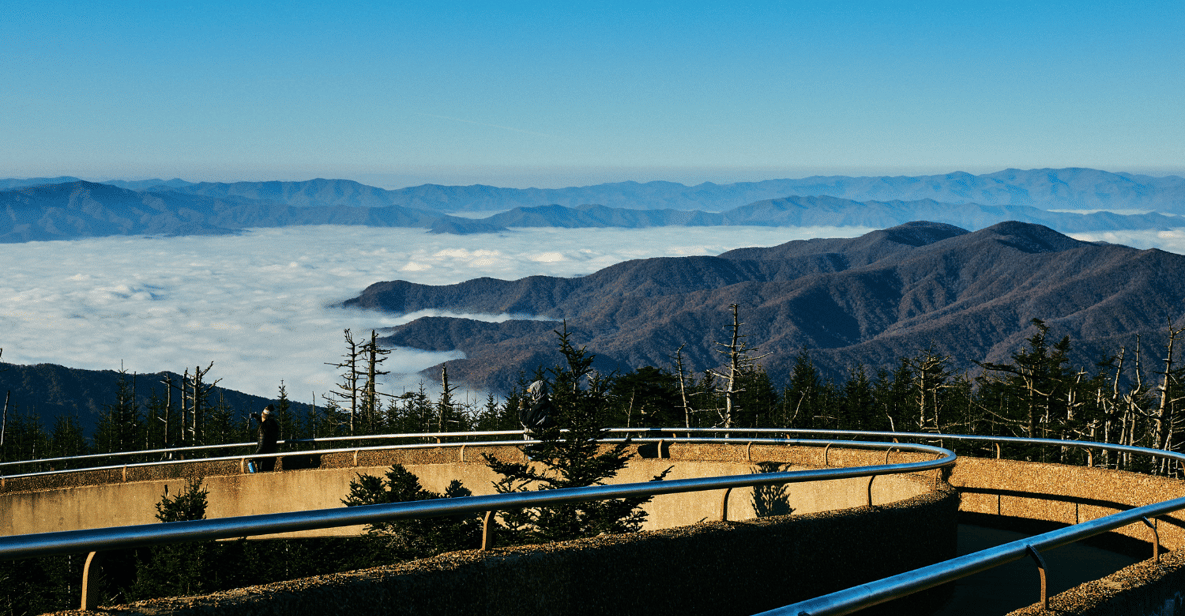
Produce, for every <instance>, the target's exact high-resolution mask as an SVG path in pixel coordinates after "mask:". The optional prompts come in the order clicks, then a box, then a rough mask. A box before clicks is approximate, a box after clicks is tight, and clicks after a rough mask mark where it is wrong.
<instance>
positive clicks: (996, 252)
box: [347, 222, 1185, 388]
mask: <svg viewBox="0 0 1185 616" xmlns="http://www.w3.org/2000/svg"><path fill="white" fill-rule="evenodd" d="M1183 300H1185V257H1182V256H1180V255H1175V254H1170V253H1166V252H1163V251H1160V250H1136V249H1133V248H1129V247H1125V246H1117V245H1105V244H1093V243H1086V242H1080V241H1077V240H1074V239H1071V238H1069V237H1066V236H1064V235H1061V234H1059V233H1057V232H1055V231H1053V230H1051V229H1048V228H1046V227H1042V226H1039V225H1032V224H1025V223H1016V222H1010V223H1001V224H997V225H994V226H992V227H989V228H986V229H983V230H980V231H976V232H967V231H965V230H963V229H959V228H956V227H952V226H950V225H942V224H935V223H911V224H907V225H903V226H899V227H894V228H891V229H886V230H882V231H875V232H872V233H869V234H867V235H864V236H861V237H858V238H853V239H829V240H807V241H795V242H789V243H787V244H783V245H781V246H776V247H772V248H748V249H741V250H735V251H731V252H728V253H724V254H722V255H720V256H718V257H684V258H662V259H644V260H636V261H629V262H625V263H620V264H617V265H614V266H612V267H609V268H606V269H604V270H601V271H598V272H596V273H593V274H590V275H588V276H585V277H581V278H554V277H545V276H534V277H529V278H524V279H521V280H515V281H503V280H494V279H490V278H481V279H476V280H470V281H467V282H463V283H460V284H455V285H445V286H428V285H419V284H412V283H408V282H403V281H393V282H383V283H378V284H375V285H372V286H370V287H369V288H367V289H366V290H365V291H364V292H363V293H362V294H361V295H360V296H359V297H357V298H354V299H352V300H350V301H348V302H347V304H348V305H352V306H359V307H364V308H371V309H377V310H384V311H391V312H400V313H406V312H412V311H416V310H424V309H438V310H448V311H455V312H468V313H489V314H503V313H509V314H522V315H534V316H541V317H548V318H552V319H557V320H558V319H565V320H567V323H568V327H569V330H571V331H573V332H574V335H575V339H576V340H578V341H579V342H580V343H581V344H587V345H588V348H589V350H590V351H592V352H594V353H596V354H597V355H598V359H599V361H600V364H599V365H600V367H601V368H602V369H613V368H621V369H627V368H633V367H638V366H643V365H655V366H669V365H670V364H671V356H672V355H673V354H674V353H675V351H676V350H677V349H679V348H680V347H681V346H682V347H683V355H684V359H685V361H686V362H687V364H688V367H689V368H690V369H693V370H696V371H702V370H704V369H706V368H710V367H714V366H717V365H719V364H720V363H721V358H720V356H719V354H718V353H717V352H716V349H717V348H718V345H717V344H716V343H717V342H718V341H723V340H725V339H726V336H727V326H728V325H729V323H730V322H731V313H730V310H729V306H730V305H731V304H739V305H740V306H741V316H742V320H743V322H744V326H743V333H744V334H747V335H748V336H749V337H748V343H749V345H750V346H751V347H754V348H755V349H756V351H755V352H756V353H758V354H768V356H767V357H765V358H764V359H763V360H762V362H761V363H762V364H763V365H764V366H765V367H766V369H767V371H768V372H769V373H770V376H771V377H772V378H773V379H774V381H775V382H781V381H782V380H784V379H785V377H786V376H787V375H788V374H789V371H790V369H791V367H792V365H793V360H794V357H795V356H796V355H797V354H798V353H799V352H800V350H801V349H803V348H808V349H810V351H811V354H812V357H813V358H814V360H815V362H816V363H817V364H818V365H819V366H820V368H822V369H823V370H824V371H826V372H830V373H831V374H834V375H840V374H843V373H844V372H846V370H847V369H848V368H849V367H851V366H854V365H856V364H857V363H860V364H864V365H867V366H872V367H887V366H891V365H893V364H894V363H896V362H897V361H898V359H899V358H900V357H902V356H904V355H911V354H913V353H915V352H916V351H917V350H918V349H919V348H922V347H926V346H928V345H930V344H933V345H934V348H935V350H936V351H937V352H938V353H940V354H944V355H949V356H951V364H950V365H951V368H953V369H954V370H956V371H962V370H970V369H972V368H974V362H975V361H985V360H986V361H999V360H1004V359H1007V358H1008V357H1009V355H1010V354H1011V353H1013V352H1014V351H1016V350H1017V349H1018V348H1019V347H1020V345H1021V344H1022V342H1023V340H1024V338H1025V336H1026V331H1027V328H1028V326H1029V323H1030V321H1031V319H1034V318H1038V319H1042V320H1044V321H1045V322H1046V323H1047V324H1048V325H1049V327H1050V332H1049V335H1050V336H1051V338H1060V337H1062V336H1065V335H1068V336H1070V337H1071V339H1072V340H1073V343H1074V347H1073V350H1072V353H1073V354H1074V357H1073V358H1074V360H1075V361H1076V362H1077V363H1079V364H1080V365H1090V364H1091V362H1093V361H1094V360H1096V359H1098V358H1100V357H1101V356H1102V355H1103V354H1105V353H1108V352H1115V351H1117V350H1118V348H1119V347H1120V346H1121V345H1129V346H1131V345H1132V344H1134V336H1135V335H1136V334H1138V333H1143V334H1145V335H1152V336H1155V334H1156V333H1157V332H1159V331H1162V330H1163V329H1164V328H1165V326H1166V325H1168V323H1169V319H1172V318H1178V317H1180V315H1181V312H1182V307H1183V306H1185V301H1183ZM558 325H559V324H558V323H556V322H550V323H549V322H545V321H544V322H541V321H513V320H512V321H507V322H504V323H479V322H476V321H472V320H467V319H456V318H443V317H436V318H425V319H419V320H417V321H413V322H411V323H408V324H406V325H403V326H401V327H397V328H394V329H393V330H391V331H390V332H389V335H388V337H387V338H386V339H385V341H386V342H387V343H389V344H395V345H400V346H410V347H416V348H424V349H433V350H451V349H460V350H462V351H464V352H465V353H466V356H467V359H465V360H458V361H454V362H450V363H449V366H450V374H453V375H455V376H456V377H458V378H463V379H465V380H467V381H469V382H471V383H474V384H479V385H484V386H489V387H495V388H506V387H508V386H510V385H511V384H512V383H513V382H514V380H515V379H516V378H517V377H518V374H519V372H520V371H525V372H526V373H528V374H530V373H531V372H532V371H533V370H534V369H535V368H536V366H538V365H539V364H540V363H541V362H542V363H543V364H544V365H550V363H551V362H552V361H554V358H553V356H552V353H553V349H554V346H555V344H554V343H555V336H554V334H552V333H551V332H552V330H554V329H555V328H557V327H558Z"/></svg>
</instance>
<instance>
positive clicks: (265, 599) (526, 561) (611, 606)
mask: <svg viewBox="0 0 1185 616" xmlns="http://www.w3.org/2000/svg"><path fill="white" fill-rule="evenodd" d="M957 510H958V496H957V495H956V494H955V493H954V492H953V491H951V490H950V489H949V488H946V487H943V489H940V490H939V491H936V492H931V493H928V494H925V495H922V496H918V497H914V498H911V499H908V500H905V501H900V502H897V503H894V504H892V505H888V506H877V507H872V508H869V507H860V508H855V509H848V510H844V511H836V512H825V513H816V514H809V515H802V516H799V515H791V516H778V517H771V518H761V519H755V520H749V521H745V522H706V523H701V524H696V525H692V526H686V527H681V528H675V529H667V530H660V531H648V532H641V533H635V534H628V535H603V536H601V537H596V538H593V539H587V540H579V541H570V542H561V543H555V544H548V545H543V546H536V547H516V548H503V549H496V550H493V551H490V552H484V553H483V552H480V551H467V552H457V553H452V554H444V555H441V556H438V557H435V558H431V559H425V560H420V561H414V562H410V563H404V564H401V565H396V566H391V567H383V568H378V569H370V570H363V571H355V572H350V573H344V574H335V575H326V576H318V577H315V578H308V579H302V580H295V581H290V582H282V583H277V584H271V585H267V586H258V587H251V588H244V589H238V590H234V591H228V592H224V593H218V594H214V595H208V596H203V597H194V598H180V599H164V600H156V601H148V602H141V603H136V604H132V605H129V606H124V607H122V608H120V609H118V610H115V611H112V612H111V613H120V614H128V613H136V614H215V613H217V614H231V615H233V614H277V615H279V614H284V615H286V616H287V615H300V614H325V613H358V614H371V613H384V614H417V615H434V614H441V615H443V614H449V615H452V614H459V613H460V614H481V615H489V616H501V615H505V616H529V615H532V614H571V615H581V614H590V615H591V614H597V615H602V614H647V615H648V616H664V615H668V614H669V615H672V616H676V615H677V616H686V615H687V614H720V615H728V614H738V615H748V614H753V613H755V612H758V611H762V610H766V609H771V608H774V607H778V606H782V605H785V604H788V603H792V602H794V601H797V600H801V599H805V598H809V597H812V596H816V595H818V594H820V593H825V592H830V591H833V590H839V589H842V588H847V587H849V586H852V585H855V584H859V583H862V582H865V581H869V580H875V579H878V578H881V577H885V576H887V575H891V574H894V573H898V572H901V571H906V570H909V569H913V568H916V567H920V566H923V565H926V564H929V563H932V562H936V561H939V560H944V559H947V558H951V557H953V556H954V554H955V541H956V539H955V538H956V517H957Z"/></svg>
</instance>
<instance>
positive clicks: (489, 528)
mask: <svg viewBox="0 0 1185 616" xmlns="http://www.w3.org/2000/svg"><path fill="white" fill-rule="evenodd" d="M494 513H495V511H494V510H493V509H491V510H489V511H487V512H486V515H485V518H484V519H483V520H482V523H481V550H482V551H483V552H485V551H489V550H492V549H494Z"/></svg>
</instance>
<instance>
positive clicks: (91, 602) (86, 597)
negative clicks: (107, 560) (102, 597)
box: [78, 552, 102, 612]
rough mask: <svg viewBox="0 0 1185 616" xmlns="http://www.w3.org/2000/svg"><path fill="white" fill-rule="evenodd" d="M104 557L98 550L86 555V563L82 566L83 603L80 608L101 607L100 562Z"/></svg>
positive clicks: (85, 609) (83, 609)
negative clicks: (101, 556) (100, 555)
mask: <svg viewBox="0 0 1185 616" xmlns="http://www.w3.org/2000/svg"><path fill="white" fill-rule="evenodd" d="M101 560H102V559H101V558H100V557H99V553H98V552H91V553H90V554H88V555H87V556H86V564H85V565H83V566H82V605H81V607H79V608H78V609H80V610H82V611H84V612H86V611H88V610H93V609H95V608H97V607H99V580H98V577H99V562H100V561H101Z"/></svg>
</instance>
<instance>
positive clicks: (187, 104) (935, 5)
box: [0, 0, 1185, 187]
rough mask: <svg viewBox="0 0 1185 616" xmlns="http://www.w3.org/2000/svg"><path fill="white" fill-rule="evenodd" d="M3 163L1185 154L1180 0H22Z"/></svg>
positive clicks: (1177, 165) (557, 181) (649, 161)
mask: <svg viewBox="0 0 1185 616" xmlns="http://www.w3.org/2000/svg"><path fill="white" fill-rule="evenodd" d="M4 14H5V16H4V19H3V20H0V84H2V85H0V177H40V176H54V175H76V176H80V177H86V178H89V179H104V178H113V177H121V178H146V177H162V178H172V177H181V178H184V179H188V180H194V181H200V180H208V181H233V180H244V179H285V180H300V179H310V178H314V177H332V178H350V179H357V180H359V181H364V182H367V183H370V184H375V185H379V186H386V187H398V186H406V185H415V184H421V183H426V182H435V183H445V184H472V183H486V184H494V185H500V186H541V187H553V186H566V185H574V184H588V183H595V182H602V181H621V180H638V181H646V180H655V179H668V180H673V181H680V182H684V183H698V182H702V181H716V182H729V181H738V180H756V179H768V178H774V177H802V176H806V175H813V174H852V175H855V174H859V175H869V174H911V175H912V174H920V173H944V172H949V171H955V170H963V171H970V172H973V173H982V172H991V171H996V170H1000V169H1004V168H1007V167H1016V168H1038V167H1069V166H1083V167H1094V168H1101V169H1107V170H1112V171H1134V172H1144V173H1152V174H1154V175H1163V174H1168V173H1174V174H1185V119H1183V116H1182V113H1181V109H1182V107H1183V105H1182V103H1183V102H1185V35H1183V34H1182V33H1183V32H1185V4H1183V3H1181V2H1180V0H1176V1H1174V2H1139V3H1131V2H1125V3H1117V2H1043V3H1034V2H993V1H990V0H987V1H983V2H962V1H960V2H955V1H951V2H838V1H835V2H823V1H820V2H781V3H773V2H770V3H747V4H736V3H730V4H729V5H728V6H725V5H724V4H723V3H692V2H678V3H675V2H670V3H665V2H595V3H592V2H589V3H579V4H577V5H576V6H574V7H573V6H568V5H566V4H563V3H555V2H546V3H544V2H538V3H531V2H482V3H432V4H429V3H399V2H383V3H345V4H335V3H326V2H315V3H313V2H293V1H289V2H275V3H265V2H246V3H243V2H218V1H205V2H201V3H183V2H124V1H120V0H113V1H112V2H106V3H94V2H54V1H52V0H51V1H41V2H36V3H34V2H28V1H26V0H8V1H7V2H6V3H5V6H4Z"/></svg>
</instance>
